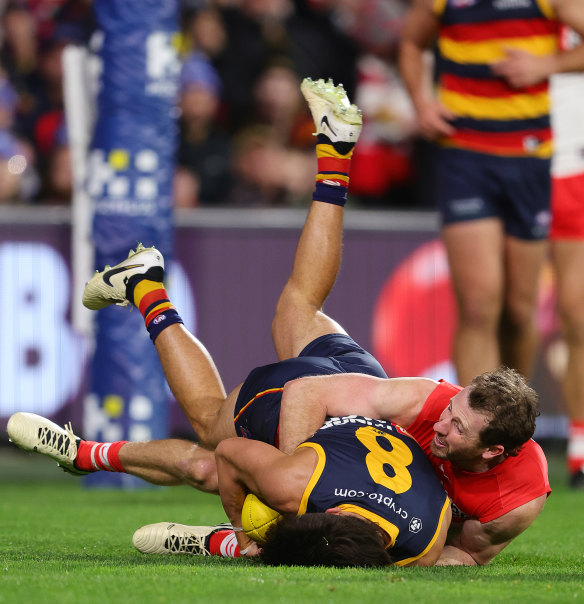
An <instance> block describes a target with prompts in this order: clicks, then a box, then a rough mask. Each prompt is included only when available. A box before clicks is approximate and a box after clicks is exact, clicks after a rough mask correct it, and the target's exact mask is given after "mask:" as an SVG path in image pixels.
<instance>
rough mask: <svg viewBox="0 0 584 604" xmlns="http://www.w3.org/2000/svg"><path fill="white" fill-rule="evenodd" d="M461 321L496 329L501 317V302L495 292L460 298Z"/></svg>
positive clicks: (472, 325) (482, 327)
mask: <svg viewBox="0 0 584 604" xmlns="http://www.w3.org/2000/svg"><path fill="white" fill-rule="evenodd" d="M458 306H459V316H460V321H461V323H463V324H465V325H466V326H469V327H474V328H479V329H495V328H496V326H497V323H498V320H499V317H500V312H501V303H500V299H499V298H498V296H497V295H496V294H495V293H494V292H493V293H485V294H484V295H468V296H462V297H460V298H459V304H458Z"/></svg>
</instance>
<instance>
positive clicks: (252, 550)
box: [240, 541, 263, 558]
mask: <svg viewBox="0 0 584 604" xmlns="http://www.w3.org/2000/svg"><path fill="white" fill-rule="evenodd" d="M240 551H241V555H242V556H243V557H244V558H253V557H254V556H259V554H261V553H262V551H263V550H262V548H261V547H260V546H259V545H258V544H257V543H256V542H255V541H252V542H251V543H250V545H248V546H247V547H246V548H245V549H241V548H240Z"/></svg>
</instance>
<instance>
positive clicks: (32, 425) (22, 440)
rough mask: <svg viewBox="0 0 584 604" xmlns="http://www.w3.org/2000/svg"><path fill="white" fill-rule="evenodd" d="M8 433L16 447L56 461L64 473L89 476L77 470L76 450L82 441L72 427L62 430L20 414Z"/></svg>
mask: <svg viewBox="0 0 584 604" xmlns="http://www.w3.org/2000/svg"><path fill="white" fill-rule="evenodd" d="M6 431H7V432H8V436H9V437H10V440H11V441H12V442H13V443H14V444H15V445H16V446H18V447H20V448H21V449H24V450H25V451H30V452H31V453H40V454H41V455H46V456H47V457H50V458H51V459H54V460H55V461H56V462H57V464H58V465H59V467H61V468H63V470H64V471H65V472H69V473H70V474H77V475H81V474H89V472H84V471H83V470H79V469H78V468H77V467H76V466H75V458H76V457H77V447H78V443H79V441H80V440H81V439H80V438H79V437H78V436H75V434H74V433H73V429H72V428H71V423H69V425H66V426H65V428H61V426H58V425H57V424H55V423H54V422H52V421H50V420H48V419H47V418H46V417H42V416H40V415H36V414H35V413H24V412H19V413H15V414H14V415H13V416H12V417H11V418H10V419H9V420H8V425H7V426H6Z"/></svg>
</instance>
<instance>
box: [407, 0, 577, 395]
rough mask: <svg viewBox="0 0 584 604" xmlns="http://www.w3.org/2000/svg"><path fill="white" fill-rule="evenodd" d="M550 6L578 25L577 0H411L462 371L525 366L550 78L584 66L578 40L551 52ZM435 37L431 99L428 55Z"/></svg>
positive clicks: (417, 76)
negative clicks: (426, 72)
mask: <svg viewBox="0 0 584 604" xmlns="http://www.w3.org/2000/svg"><path fill="white" fill-rule="evenodd" d="M556 15H557V16H558V17H559V18H560V19H561V20H563V21H565V22H566V23H567V24H570V25H573V26H574V27H575V29H577V30H578V31H584V2H583V1H582V0H551V1H549V2H547V1H546V2H537V1H535V0H527V1H526V2H495V1H494V2H486V3H485V2H480V3H477V2H463V3H450V2H449V3H445V2H437V1H435V0H416V1H415V2H414V4H413V6H412V8H411V10H410V12H409V13H408V17H407V19H406V25H405V27H404V31H403V37H402V44H401V57H400V67H401V73H402V76H403V78H404V81H405V84H406V86H407V88H408V90H409V92H410V95H411V97H412V100H413V103H414V106H415V109H416V112H417V117H418V120H419V123H420V128H421V131H422V133H423V134H424V135H425V136H426V137H427V138H429V139H432V140H435V141H436V142H438V143H439V144H438V146H437V148H436V156H435V157H436V167H437V170H436V173H437V180H436V189H437V190H436V199H437V204H438V209H439V210H440V213H441V214H442V221H443V228H442V237H443V240H444V243H445V245H446V249H447V253H448V259H449V264H450V271H451V277H452V282H453V286H454V291H455V296H456V301H457V305H458V327H457V331H456V334H455V342H454V351H453V357H454V363H455V366H456V370H457V372H458V380H459V382H460V383H462V384H468V383H469V382H470V381H471V379H472V378H473V376H474V375H476V374H478V373H481V372H483V371H490V370H492V369H494V368H495V367H497V366H498V365H499V364H500V363H505V364H507V365H509V366H511V367H514V368H516V369H517V370H519V371H520V372H521V373H523V374H524V375H526V376H529V375H530V372H531V370H532V364H533V360H534V355H535V351H536V348H537V340H538V334H537V329H536V325H535V307H536V302H537V286H538V279H539V275H540V270H541V267H542V264H543V261H544V259H545V256H546V251H547V242H546V238H547V235H548V229H549V219H550V211H549V210H550V207H549V204H550V200H549V196H550V195H549V194H550V156H551V152H552V145H551V128H550V122H549V98H548V81H547V78H548V77H549V76H550V75H551V74H552V73H554V72H561V71H572V70H579V69H584V47H580V48H577V49H574V50H573V51H570V52H566V53H561V54H556V42H557V40H556V28H557V22H556ZM436 42H437V45H438V55H439V56H438V65H439V80H438V83H439V93H438V99H437V100H436V99H434V98H433V97H432V96H431V95H429V94H428V90H427V86H426V85H425V81H424V69H423V57H424V53H425V52H426V51H427V50H428V49H430V48H432V46H433V44H434V43H436Z"/></svg>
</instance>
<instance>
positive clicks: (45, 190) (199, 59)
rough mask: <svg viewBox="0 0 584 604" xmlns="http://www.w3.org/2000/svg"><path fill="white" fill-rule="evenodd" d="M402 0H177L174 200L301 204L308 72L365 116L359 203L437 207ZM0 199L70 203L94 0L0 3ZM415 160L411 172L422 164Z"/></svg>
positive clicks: (309, 174) (310, 160)
mask: <svg viewBox="0 0 584 604" xmlns="http://www.w3.org/2000/svg"><path fill="white" fill-rule="evenodd" d="M408 6H409V2H408V1H407V0H182V2H181V14H180V27H181V30H182V36H181V38H182V55H181V60H182V73H181V78H180V90H179V98H178V99H177V104H178V106H179V108H180V118H179V123H180V136H179V144H178V149H177V157H176V174H175V183H174V184H175V188H174V190H175V200H176V206H177V207H183V208H194V207H201V206H223V207H251V206H253V207H294V206H301V205H306V204H307V203H308V201H309V200H310V196H311V193H312V190H313V187H314V173H315V168H316V166H315V163H314V162H315V159H314V153H313V146H314V139H313V137H312V132H313V123H312V119H311V117H310V114H309V113H308V108H307V106H306V104H305V102H304V100H303V98H302V96H301V94H300V90H299V84H300V81H301V79H302V78H303V77H305V76H310V77H312V78H313V79H317V78H329V77H330V78H333V80H334V81H335V83H339V82H341V83H343V84H344V86H345V88H346V89H347V91H348V93H349V97H350V98H351V99H352V100H353V101H354V102H356V103H357V104H358V105H359V106H360V107H361V108H362V109H363V113H364V128H363V133H362V135H361V139H360V142H359V145H358V147H357V150H356V152H355V155H354V156H353V165H352V172H351V192H352V195H351V201H352V203H354V204H355V205H360V206H361V205H362V206H364V207H375V208H380V207H387V208H409V207H413V208H423V207H430V206H431V205H432V202H431V199H430V196H429V195H427V194H426V191H425V190H423V188H422V187H423V185H422V184H421V183H424V182H426V183H427V182H428V179H427V175H426V174H424V175H423V176H424V178H420V171H425V170H426V166H427V161H425V157H426V154H427V150H426V149H425V147H424V144H423V143H421V142H420V141H419V139H418V137H417V136H416V131H415V118H414V113H413V110H412V107H411V105H410V102H409V99H408V97H407V94H406V92H405V90H404V88H403V85H402V83H401V81H400V78H399V76H398V73H397V66H396V53H397V45H398V42H399V38H400V32H401V26H402V23H403V18H404V15H405V12H406V10H407V8H408ZM0 10H1V14H2V27H1V31H0V35H1V37H0V52H1V60H0V203H25V204H39V205H40V204H55V203H56V204H67V203H70V199H71V194H72V176H71V165H70V155H69V146H68V138H67V128H66V123H65V119H64V108H63V85H62V84H63V68H62V63H61V59H62V53H63V49H64V48H65V46H66V45H68V44H79V45H84V44H86V43H87V42H88V41H89V39H90V37H91V34H92V32H93V30H94V28H95V23H94V18H93V12H92V8H91V0H0ZM414 166H417V168H414Z"/></svg>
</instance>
